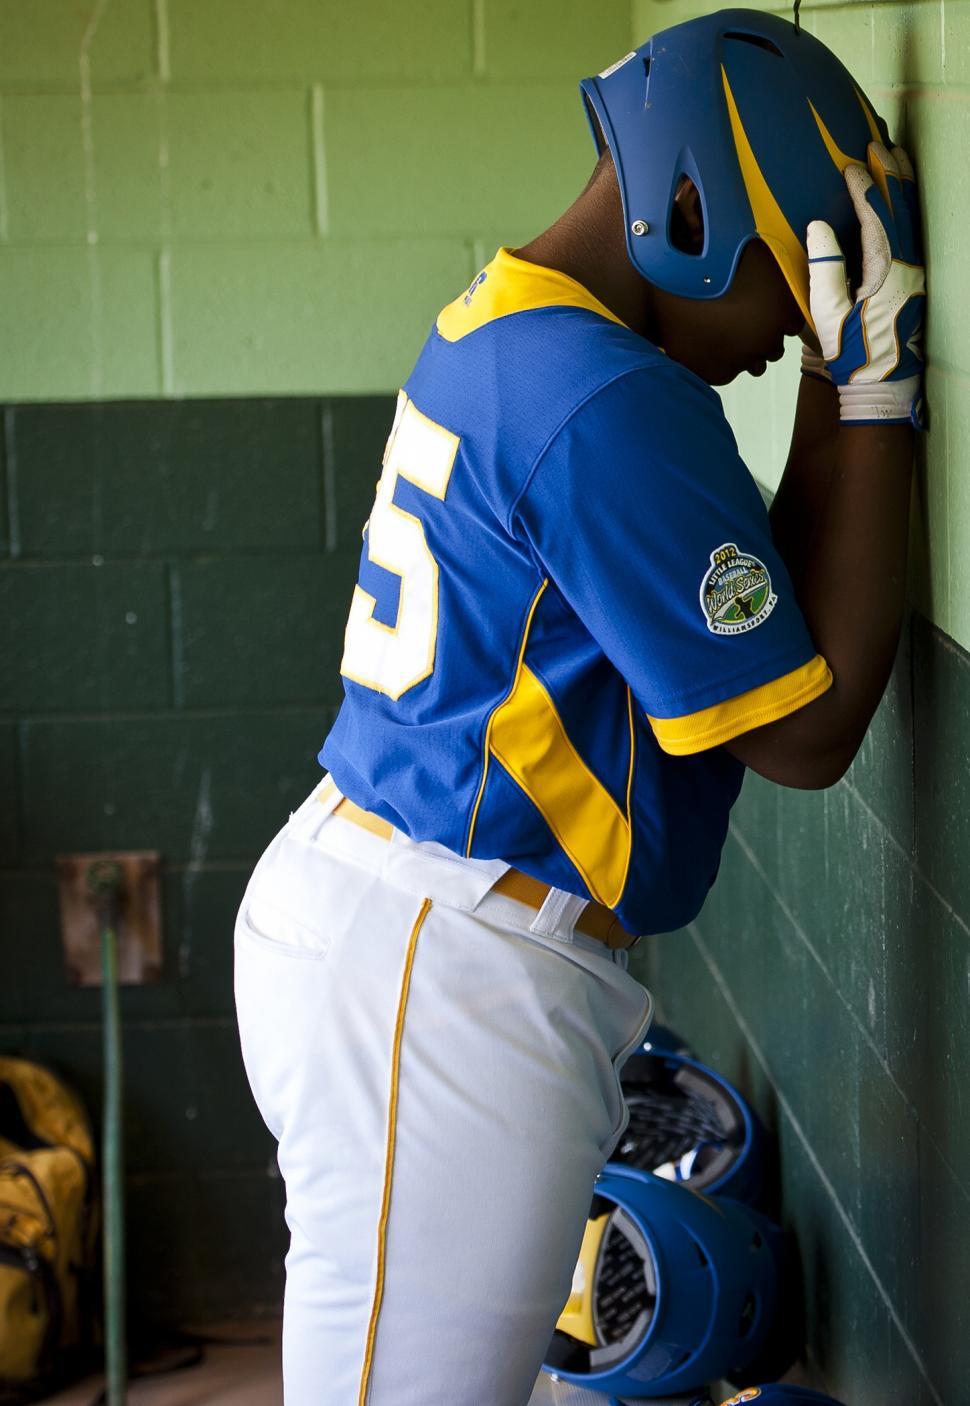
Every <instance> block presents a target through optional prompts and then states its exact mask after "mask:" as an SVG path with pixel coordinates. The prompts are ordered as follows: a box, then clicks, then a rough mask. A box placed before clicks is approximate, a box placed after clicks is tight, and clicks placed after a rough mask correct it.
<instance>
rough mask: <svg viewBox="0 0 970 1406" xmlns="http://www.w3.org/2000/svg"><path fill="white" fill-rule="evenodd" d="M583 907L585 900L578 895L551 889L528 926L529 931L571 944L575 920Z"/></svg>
mask: <svg viewBox="0 0 970 1406" xmlns="http://www.w3.org/2000/svg"><path fill="white" fill-rule="evenodd" d="M585 907H586V899H585V898H580V897H579V896H578V894H575V893H567V892H566V890H565V889H557V888H551V889H550V890H549V892H548V893H547V894H546V896H545V898H544V899H543V902H542V907H541V908H540V909H539V911H538V913H537V914H536V915H535V917H534V918H533V920H532V922H531V923H530V924H529V931H530V932H536V933H541V934H542V935H543V936H545V937H559V938H562V939H563V940H564V941H566V942H572V940H573V929H574V928H575V926H576V920H577V919H578V918H579V915H580V913H582V911H583V909H584V908H585Z"/></svg>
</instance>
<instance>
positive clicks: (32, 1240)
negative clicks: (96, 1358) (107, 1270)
mask: <svg viewBox="0 0 970 1406" xmlns="http://www.w3.org/2000/svg"><path fill="white" fill-rule="evenodd" d="M94 1171H95V1157H94V1146H93V1143H92V1138H91V1128H90V1124H89V1122H88V1118H87V1115H86V1113H85V1110H84V1107H83V1105H82V1104H81V1102H80V1100H79V1099H78V1097H77V1096H76V1095H75V1094H74V1093H72V1092H71V1090H70V1089H68V1088H67V1087H66V1086H65V1085H64V1084H63V1083H62V1082H61V1080H60V1079H58V1078H57V1077H56V1076H55V1075H54V1074H52V1073H51V1072H50V1070H48V1069H44V1068H43V1067H42V1066H40V1065H38V1064H34V1063H32V1062H31V1061H30V1060H26V1059H12V1058H11V1059H6V1058H0V1391H3V1392H4V1393H6V1394H7V1395H8V1396H9V1394H11V1393H18V1392H19V1393H24V1392H28V1393H31V1394H33V1393H34V1392H36V1391H39V1390H47V1389H49V1388H50V1386H51V1385H52V1384H54V1383H56V1382H58V1381H60V1380H62V1379H64V1378H65V1377H66V1376H68V1375H70V1373H71V1372H72V1371H73V1370H74V1367H75V1365H78V1364H79V1359H80V1357H81V1356H82V1352H83V1350H84V1349H85V1348H87V1347H89V1346H90V1342H89V1341H86V1340H89V1339H90V1337H91V1325H92V1322H93V1319H92V1316H91V1315H92V1313H93V1299H92V1293H91V1290H92V1287H93V1270H94V1266H95V1262H96V1259H97V1238H98V1228H99V1226H98V1201H97V1194H96V1188H95V1179H94Z"/></svg>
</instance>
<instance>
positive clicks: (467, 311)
mask: <svg viewBox="0 0 970 1406" xmlns="http://www.w3.org/2000/svg"><path fill="white" fill-rule="evenodd" d="M553 307H565V308H587V309H588V310H589V311H590V312H595V313H597V314H598V315H599V316H600V317H605V318H607V319H608V321H610V322H615V323H617V324H618V325H619V326H620V327H625V326H626V324H625V323H624V322H623V320H622V318H619V317H617V315H616V313H614V312H611V311H610V309H609V308H608V307H606V305H605V304H604V303H601V302H600V300H599V299H598V298H594V297H593V295H592V293H590V292H589V290H588V289H587V288H584V287H583V285H582V284H581V283H577V282H576V280H575V278H570V277H569V275H568V274H566V273H562V272H560V270H559V269H551V268H545V267H544V266H543V265H542V264H532V263H529V261H528V259H520V258H518V257H517V256H516V255H515V254H513V253H512V251H511V249H508V248H506V247H505V246H504V245H503V246H502V247H501V248H500V249H499V251H498V253H497V254H496V255H495V257H494V259H492V261H491V262H490V263H488V264H486V265H485V267H484V268H483V269H482V271H481V273H479V274H477V275H476V277H475V278H474V279H473V280H472V282H471V284H470V286H469V287H468V289H467V290H466V291H465V292H464V293H461V294H459V296H458V297H457V298H455V300H454V302H451V303H449V304H448V306H447V307H446V308H443V309H442V311H441V312H440V313H439V314H438V320H437V324H436V325H437V329H438V332H439V334H440V335H441V336H442V337H444V339H445V341H447V342H457V341H459V340H460V339H461V338H462V337H466V336H467V335H468V333H469V332H475V331H477V329H478V328H479V327H484V326H485V324H486V323H488V322H494V321H495V320H496V318H499V317H508V316H510V314H512V313H515V312H532V311H534V310H535V309H536V308H553Z"/></svg>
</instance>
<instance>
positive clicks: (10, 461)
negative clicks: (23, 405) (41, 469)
mask: <svg viewBox="0 0 970 1406" xmlns="http://www.w3.org/2000/svg"><path fill="white" fill-rule="evenodd" d="M3 457H4V462H5V464H6V468H7V532H8V534H9V538H10V540H9V547H8V550H9V552H10V555H11V557H19V556H20V499H19V496H18V491H17V468H18V465H17V437H16V434H15V433H14V408H13V406H12V405H5V406H4V407H3Z"/></svg>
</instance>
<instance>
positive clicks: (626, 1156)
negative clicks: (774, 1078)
mask: <svg viewBox="0 0 970 1406" xmlns="http://www.w3.org/2000/svg"><path fill="white" fill-rule="evenodd" d="M653 1040H654V1032H653V1030H652V1029H651V1031H650V1034H649V1035H648V1037H647V1041H646V1042H645V1043H644V1045H643V1046H642V1047H641V1048H640V1049H639V1050H637V1051H636V1052H635V1053H634V1054H632V1055H631V1056H630V1057H629V1059H628V1060H627V1061H626V1063H625V1064H624V1066H623V1072H622V1074H621V1076H620V1080H621V1084H622V1087H623V1094H624V1098H625V1100H626V1105H627V1108H628V1110H629V1115H630V1116H629V1121H628V1123H627V1126H626V1130H625V1132H624V1133H623V1136H622V1137H621V1139H620V1141H619V1143H618V1144H617V1146H616V1148H615V1149H614V1151H613V1153H612V1155H611V1157H610V1161H611V1162H621V1163H623V1165H624V1166H632V1167H640V1168H642V1169H643V1170H644V1171H648V1172H655V1173H656V1174H657V1175H658V1176H661V1177H665V1178H666V1179H667V1180H668V1181H678V1182H683V1183H684V1184H685V1185H687V1186H688V1187H689V1188H690V1189H691V1190H693V1191H704V1192H706V1193H707V1194H708V1195H714V1194H717V1195H719V1196H732V1197H734V1199H735V1200H737V1201H745V1202H747V1203H748V1204H749V1205H757V1204H758V1203H759V1201H760V1199H761V1195H762V1193H763V1191H764V1186H765V1179H766V1166H767V1155H768V1154H767V1138H766V1137H765V1132H764V1128H763V1127H762V1125H761V1123H760V1121H759V1119H758V1117H757V1114H755V1112H754V1111H753V1109H752V1108H751V1107H750V1106H749V1105H748V1103H747V1101H746V1100H745V1099H744V1098H743V1097H742V1095H741V1094H740V1093H739V1092H738V1090H737V1089H736V1088H735V1087H734V1085H733V1084H732V1083H730V1081H729V1080H727V1079H725V1078H724V1076H723V1075H721V1074H718V1073H717V1071H716V1070H714V1069H711V1068H710V1067H709V1066H708V1065H706V1064H702V1063H701V1062H700V1060H697V1059H692V1058H689V1057H688V1056H687V1055H684V1054H675V1053H673V1052H672V1051H669V1050H664V1049H654V1048H651V1046H652V1043H653Z"/></svg>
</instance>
